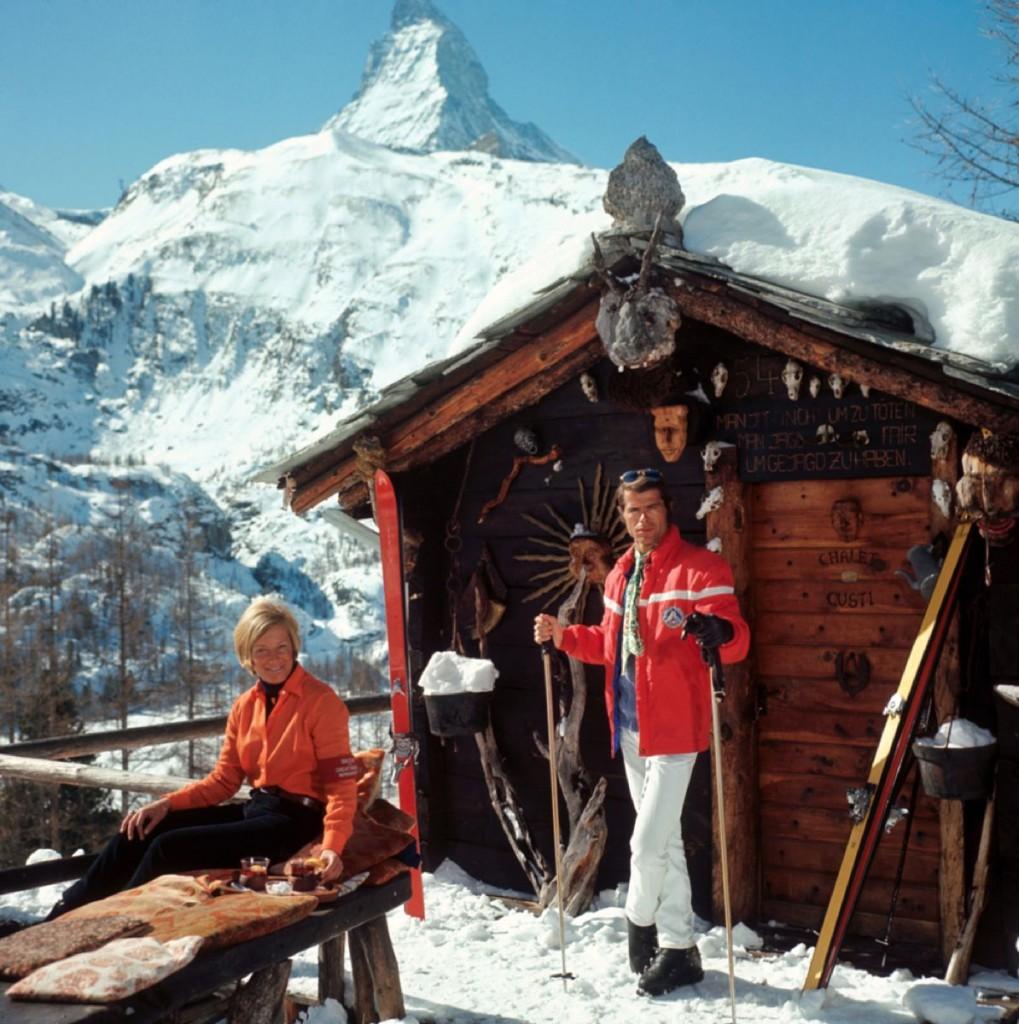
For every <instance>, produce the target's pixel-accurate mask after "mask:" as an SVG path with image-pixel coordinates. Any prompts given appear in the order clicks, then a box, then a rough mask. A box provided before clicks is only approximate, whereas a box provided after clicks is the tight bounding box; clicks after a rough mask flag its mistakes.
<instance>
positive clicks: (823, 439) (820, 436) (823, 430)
mask: <svg viewBox="0 0 1019 1024" xmlns="http://www.w3.org/2000/svg"><path fill="white" fill-rule="evenodd" d="M834 440H835V428H834V427H833V426H832V425H831V424H830V423H822V424H821V425H820V426H819V427H818V428H817V443H818V444H831V443H832V442H833V441H834Z"/></svg>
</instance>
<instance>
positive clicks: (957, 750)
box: [913, 741, 998, 800]
mask: <svg viewBox="0 0 1019 1024" xmlns="http://www.w3.org/2000/svg"><path fill="white" fill-rule="evenodd" d="M997 752H998V744H997V743H986V744H984V746H982V747H937V746H933V745H932V744H929V743H920V742H919V741H917V742H916V743H914V744H913V754H914V755H915V757H916V760H917V763H918V764H919V765H920V781H921V782H923V788H924V792H925V793H926V794H927V795H928V796H933V797H937V798H938V799H939V800H979V799H981V798H982V797H985V796H987V794H988V793H989V792H990V791H991V780H992V778H993V774H994V758H995V755H996V754H997Z"/></svg>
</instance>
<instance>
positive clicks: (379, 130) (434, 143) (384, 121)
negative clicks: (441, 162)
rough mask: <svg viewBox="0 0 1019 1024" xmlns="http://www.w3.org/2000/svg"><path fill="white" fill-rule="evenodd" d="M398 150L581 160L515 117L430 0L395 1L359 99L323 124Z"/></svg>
mask: <svg viewBox="0 0 1019 1024" xmlns="http://www.w3.org/2000/svg"><path fill="white" fill-rule="evenodd" d="M337 128H338V129H341V130H343V131H346V132H350V133H351V134H352V135H358V136H360V137H361V138H365V139H370V140H371V141H373V142H377V143H380V144H381V145H383V146H389V147H391V148H393V149H402V150H410V151H412V152H418V153H430V152H434V151H436V150H468V149H481V150H483V151H484V152H487V153H491V154H492V155H493V156H500V157H509V158H513V159H518V160H538V161H549V162H555V163H577V162H578V161H577V159H576V157H574V156H573V155H572V154H570V153H568V152H567V151H566V150H565V149H563V148H562V147H561V146H559V145H557V144H556V143H555V142H553V141H552V140H551V139H550V138H549V137H548V136H547V135H546V134H545V133H544V132H543V131H541V129H540V128H538V127H537V126H535V125H533V124H530V123H520V122H517V121H513V120H511V119H510V118H509V117H508V116H507V114H506V112H505V111H504V110H503V109H502V108H501V107H500V106H499V105H498V104H497V103H495V101H494V100H492V98H491V97H490V96H489V95H488V76H487V75H486V74H485V69H484V68H483V67H482V66H481V63H480V61H479V60H478V58H477V55H476V54H475V53H474V50H473V49H472V47H471V45H470V43H468V42H467V39H466V38H465V37H464V34H463V33H462V32H461V31H460V30H459V29H458V28H457V27H456V25H454V24H453V23H452V22H451V21H449V19H448V18H446V17H445V16H444V15H443V14H441V13H440V12H439V11H438V10H437V9H436V8H435V7H434V6H433V5H432V4H431V3H430V2H429V0H396V4H395V6H394V7H393V16H392V20H391V22H390V28H389V31H388V32H387V33H386V35H385V36H383V38H382V39H380V40H379V41H378V42H376V43H374V44H373V46H372V48H371V51H370V53H369V55H368V62H367V64H366V65H365V69H364V75H363V76H362V79H361V85H360V88H359V89H358V91H357V93H356V94H355V95H354V98H353V99H352V100H351V101H350V103H348V104H347V106H345V107H344V108H343V109H342V110H341V111H340V112H339V113H338V114H336V115H335V116H334V117H332V118H331V119H330V120H329V121H327V122H326V124H325V125H324V126H323V130H332V129H337Z"/></svg>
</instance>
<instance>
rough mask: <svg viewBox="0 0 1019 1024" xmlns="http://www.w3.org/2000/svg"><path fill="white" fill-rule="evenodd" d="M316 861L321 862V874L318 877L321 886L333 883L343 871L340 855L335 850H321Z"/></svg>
mask: <svg viewBox="0 0 1019 1024" xmlns="http://www.w3.org/2000/svg"><path fill="white" fill-rule="evenodd" d="M318 859H319V860H320V861H322V873H321V874H320V875H319V878H321V879H322V884H323V885H324V884H325V883H326V882H335V881H336V879H337V878H339V877H340V872H341V871H342V870H343V860H342V858H341V857H340V855H339V854H338V853H337V852H336V851H335V850H322V852H321V853H319V855H318Z"/></svg>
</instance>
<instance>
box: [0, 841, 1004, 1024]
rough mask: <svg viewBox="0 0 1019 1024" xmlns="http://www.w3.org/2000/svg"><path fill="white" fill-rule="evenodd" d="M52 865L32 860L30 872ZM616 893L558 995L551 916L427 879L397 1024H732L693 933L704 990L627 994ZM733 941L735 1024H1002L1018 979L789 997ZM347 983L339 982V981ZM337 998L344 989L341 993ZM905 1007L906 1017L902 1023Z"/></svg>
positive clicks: (881, 984)
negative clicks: (984, 993) (1000, 1002)
mask: <svg viewBox="0 0 1019 1024" xmlns="http://www.w3.org/2000/svg"><path fill="white" fill-rule="evenodd" d="M47 856H53V854H52V852H51V851H37V853H36V854H34V855H33V857H34V858H35V859H44V858H46V857H47ZM62 889H63V886H62V885H54V886H46V887H45V888H43V889H38V890H34V891H32V892H29V893H19V894H15V895H10V896H2V897H0V917H11V916H14V917H20V918H22V919H28V918H29V916H30V915H41V914H42V913H44V912H45V911H46V910H47V909H48V908H49V907H50V906H51V905H52V903H53V902H54V901H55V900H56V898H57V896H58V895H59V893H60V892H61V891H62ZM624 899H625V892H624V891H623V890H616V891H605V892H603V893H601V894H600V896H599V897H598V900H597V903H596V909H593V910H591V911H589V912H588V913H586V914H582V915H580V916H579V917H577V918H574V919H569V918H568V919H567V923H566V968H567V971H568V972H569V973H571V974H572V975H573V976H574V977H573V979H572V980H570V981H568V982H567V983H566V986H565V990H564V986H563V982H562V979H561V978H560V977H558V975H560V974H561V971H562V958H561V953H560V949H559V925H558V918H557V916H556V914H555V911H554V910H551V911H548V912H546V913H545V914H544V915H543V916H541V917H536V916H534V915H532V914H530V913H529V912H527V911H525V910H520V909H515V908H511V907H510V906H509V905H508V904H506V903H504V902H502V901H501V900H500V899H499V896H498V895H492V894H491V890H490V889H488V890H486V889H485V887H483V886H482V885H480V884H479V883H478V882H476V881H475V880H473V879H471V878H470V877H469V876H467V875H466V874H464V872H462V871H461V870H460V869H459V868H457V867H456V866H455V865H454V864H452V863H451V862H449V861H447V862H445V863H444V864H443V865H441V866H440V868H439V870H438V871H436V872H435V874H434V875H431V874H426V875H425V908H426V915H427V916H426V919H425V920H424V921H418V920H416V919H414V918H411V917H408V916H407V915H406V914H404V912H403V911H402V910H396V911H394V912H393V913H392V914H390V916H389V931H390V935H391V936H392V940H393V946H394V948H395V950H396V955H397V959H398V960H399V963H400V979H401V982H402V985H403V992H404V998H405V1002H406V1007H407V1015H406V1016H405V1017H404V1018H403V1021H402V1024H544V1022H552V1021H554V1022H555V1024H629V1022H631V1021H639V1022H640V1024H705V1022H710V1021H719V1022H725V1021H729V1020H730V1019H731V1015H730V1008H729V984H728V974H727V958H726V943H725V931H724V929H723V928H720V927H714V928H709V927H708V926H707V925H706V924H704V923H703V922H702V923H701V930H700V935H699V938H698V943H697V945H698V947H699V949H700V951H701V957H702V959H703V962H704V981H703V982H701V984H699V985H694V986H690V987H686V988H682V989H678V990H677V991H675V992H673V993H670V994H669V995H666V996H662V997H659V998H656V999H649V998H647V997H643V996H638V995H637V994H636V985H635V978H634V976H633V975H631V974H630V972H629V968H628V966H627V962H626V919H625V917H624V913H623V902H624ZM735 935H736V939H737V947H736V955H735V965H736V999H737V1020H738V1021H740V1022H746V1024H772V1022H774V1024H798V1022H800V1021H818V1022H822V1024H894V1022H909V1021H913V1020H918V1019H923V1018H921V1017H920V1016H919V1014H920V1013H922V1014H923V1015H924V1016H925V1017H926V1019H927V1020H928V1021H930V1022H931V1024H970V1022H972V1021H983V1020H995V1019H997V1018H998V1017H999V1016H1000V1011H999V1010H997V1009H996V1008H993V1007H983V1006H978V1005H977V1004H976V986H977V984H979V986H980V987H981V988H999V989H1008V988H1015V987H1017V982H1016V979H1014V978H1010V977H1008V976H1007V975H1004V974H996V973H992V972H986V971H985V972H982V973H981V974H979V975H976V976H974V978H973V979H972V981H973V985H971V986H970V987H963V986H960V987H956V988H952V987H950V986H947V985H945V984H944V983H943V982H941V981H939V980H937V979H932V978H914V977H913V975H912V974H911V973H910V972H909V971H906V970H899V971H896V972H895V973H893V974H892V975H891V976H889V977H885V978H882V977H877V976H875V975H871V974H868V973H867V972H865V971H862V970H857V969H856V968H852V967H848V966H839V967H837V968H836V970H835V973H834V975H833V978H832V985H831V987H830V988H829V989H828V991H827V992H811V993H807V994H803V993H801V986H802V984H803V979H804V978H805V977H806V973H807V965H808V963H809V959H810V954H811V950H810V949H809V948H807V947H806V946H803V945H800V946H797V947H795V948H793V949H792V950H790V951H789V952H786V953H762V952H760V951H759V950H758V949H757V948H756V947H759V945H760V940H759V939H758V938H757V936H756V935H755V933H754V932H753V931H752V930H751V929H749V928H746V927H744V926H740V925H738V926H737V927H736V929H735ZM317 964H318V961H317V952H316V950H314V949H312V950H308V951H306V952H304V953H302V954H300V955H299V956H298V957H296V958H295V960H294V965H293V971H292V974H291V982H290V988H291V991H294V992H298V993H302V994H307V995H309V996H314V995H315V993H316V991H317V970H318V966H317ZM348 981H349V978H348ZM348 991H349V986H348ZM911 1007H915V1011H914V1010H913V1009H911ZM347 1022H348V1017H347V1015H346V1012H345V1011H344V1010H343V1009H342V1007H340V1006H338V1005H337V1004H335V1003H333V1004H331V1005H328V1006H323V1007H317V1008H315V1009H314V1010H312V1011H311V1013H310V1015H309V1018H308V1024H347Z"/></svg>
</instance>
